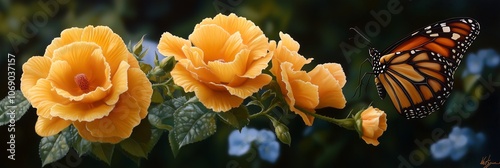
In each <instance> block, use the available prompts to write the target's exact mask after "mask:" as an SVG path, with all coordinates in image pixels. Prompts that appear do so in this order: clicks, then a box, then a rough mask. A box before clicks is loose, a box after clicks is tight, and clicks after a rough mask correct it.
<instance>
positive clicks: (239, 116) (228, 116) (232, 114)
mask: <svg viewBox="0 0 500 168" xmlns="http://www.w3.org/2000/svg"><path fill="white" fill-rule="evenodd" d="M217 115H218V116H219V118H220V119H221V120H222V121H224V122H225V123H227V124H229V125H231V126H233V127H235V128H237V129H239V130H241V128H243V127H244V126H246V125H247V124H248V122H249V121H250V120H249V118H248V117H249V116H250V115H249V114H248V109H247V107H246V106H239V107H238V108H233V109H231V110H229V111H227V112H221V113H217Z"/></svg>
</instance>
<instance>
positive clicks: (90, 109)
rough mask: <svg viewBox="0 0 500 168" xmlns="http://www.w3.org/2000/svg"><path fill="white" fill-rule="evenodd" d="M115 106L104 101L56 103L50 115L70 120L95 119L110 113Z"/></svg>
mask: <svg viewBox="0 0 500 168" xmlns="http://www.w3.org/2000/svg"><path fill="white" fill-rule="evenodd" d="M114 107H115V106H114V105H111V106H110V105H106V104H105V103H104V102H95V103H81V102H74V103H69V104H67V105H62V104H56V105H54V106H53V107H52V110H51V112H50V115H52V116H57V117H60V118H62V119H64V120H70V121H93V120H95V119H99V118H102V117H104V116H107V115H109V112H110V111H111V110H113V108H114Z"/></svg>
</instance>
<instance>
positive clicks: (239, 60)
mask: <svg viewBox="0 0 500 168" xmlns="http://www.w3.org/2000/svg"><path fill="white" fill-rule="evenodd" d="M248 54H249V51H248V50H242V51H241V52H240V53H238V54H237V55H236V58H235V59H234V61H231V62H223V61H219V60H216V61H210V62H208V64H207V67H208V69H210V71H211V72H212V73H213V74H214V75H215V76H217V78H218V79H219V80H220V83H224V84H228V83H230V82H232V81H233V80H234V79H235V78H236V77H237V76H242V75H243V74H244V73H245V70H246V63H247V59H248ZM259 74H261V73H259Z"/></svg>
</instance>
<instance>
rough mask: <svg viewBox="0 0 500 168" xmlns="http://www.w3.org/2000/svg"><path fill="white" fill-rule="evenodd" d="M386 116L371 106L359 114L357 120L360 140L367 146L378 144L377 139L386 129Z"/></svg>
mask: <svg viewBox="0 0 500 168" xmlns="http://www.w3.org/2000/svg"><path fill="white" fill-rule="evenodd" d="M386 116H387V115H386V114H385V113H384V111H382V110H380V109H378V108H373V107H372V106H370V107H368V108H367V109H366V110H364V111H363V112H361V117H360V120H358V121H361V132H362V136H361V138H363V140H365V142H366V143H367V144H372V145H373V146H377V145H378V144H379V142H378V140H377V139H378V138H379V137H380V136H382V134H383V133H384V131H385V130H386V129H387V123H386V122H387V118H386Z"/></svg>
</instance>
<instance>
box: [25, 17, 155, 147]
mask: <svg viewBox="0 0 500 168" xmlns="http://www.w3.org/2000/svg"><path fill="white" fill-rule="evenodd" d="M21 91H22V92H23V94H24V95H25V97H26V98H27V99H28V100H29V101H30V103H31V104H32V106H33V107H34V108H37V115H38V120H37V122H36V125H35V131H36V133H37V134H38V135H40V136H52V135H55V134H57V133H59V132H60V131H61V130H63V129H65V128H66V127H68V126H70V124H73V125H74V126H75V127H76V129H78V132H79V134H80V135H81V136H82V137H83V138H85V139H87V140H89V141H93V142H107V143H118V142H120V141H121V140H123V139H125V138H128V137H129V136H130V135H131V133H132V129H133V128H134V127H135V126H137V125H138V124H139V123H140V121H141V119H143V118H144V117H146V115H147V109H148V107H149V104H150V102H151V94H152V92H153V90H152V88H151V83H150V82H149V80H148V79H147V78H146V75H145V74H144V73H143V72H142V71H141V70H140V68H139V64H138V62H137V60H136V59H135V58H134V56H133V55H132V54H131V53H130V52H129V51H128V50H127V48H126V46H125V43H124V42H123V40H122V39H121V38H120V36H118V35H117V34H115V33H113V31H112V30H111V29H110V28H109V27H105V26H97V27H93V26H87V27H85V28H69V29H66V30H64V31H62V32H61V37H59V38H55V39H54V40H53V41H52V43H51V44H50V45H49V46H47V49H46V51H45V54H44V56H34V57H31V58H30V59H29V60H28V61H27V62H26V63H25V64H24V65H23V75H22V77H21Z"/></svg>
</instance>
